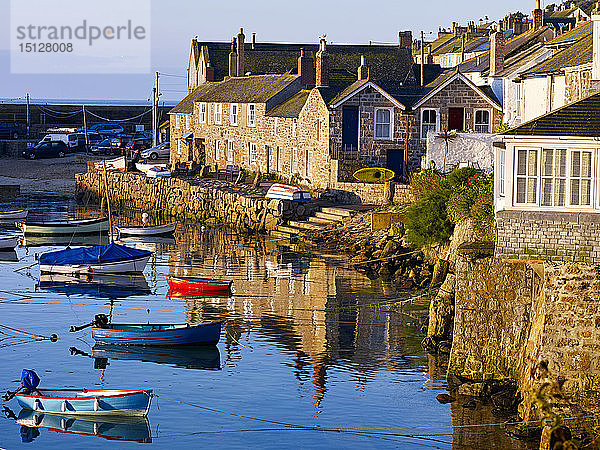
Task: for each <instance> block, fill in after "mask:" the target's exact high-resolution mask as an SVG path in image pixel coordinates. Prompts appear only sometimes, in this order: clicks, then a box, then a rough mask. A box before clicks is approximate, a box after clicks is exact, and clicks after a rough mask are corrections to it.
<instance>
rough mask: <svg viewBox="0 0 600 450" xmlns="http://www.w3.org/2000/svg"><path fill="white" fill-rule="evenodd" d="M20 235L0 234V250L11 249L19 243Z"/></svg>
mask: <svg viewBox="0 0 600 450" xmlns="http://www.w3.org/2000/svg"><path fill="white" fill-rule="evenodd" d="M19 239H20V236H16V235H10V236H0V250H12V249H13V248H15V247H16V246H17V244H18V243H19Z"/></svg>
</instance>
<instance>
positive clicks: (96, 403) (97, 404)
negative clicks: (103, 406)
mask: <svg viewBox="0 0 600 450" xmlns="http://www.w3.org/2000/svg"><path fill="white" fill-rule="evenodd" d="M94 411H100V402H99V401H98V399H95V400H94Z"/></svg>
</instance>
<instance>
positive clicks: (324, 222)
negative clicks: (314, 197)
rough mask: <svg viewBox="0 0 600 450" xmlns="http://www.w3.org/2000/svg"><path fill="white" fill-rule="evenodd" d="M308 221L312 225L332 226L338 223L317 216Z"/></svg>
mask: <svg viewBox="0 0 600 450" xmlns="http://www.w3.org/2000/svg"><path fill="white" fill-rule="evenodd" d="M308 221H309V222H311V223H318V224H320V225H331V224H332V223H337V222H336V221H332V220H329V219H321V218H320V217H316V216H311V217H309V218H308Z"/></svg>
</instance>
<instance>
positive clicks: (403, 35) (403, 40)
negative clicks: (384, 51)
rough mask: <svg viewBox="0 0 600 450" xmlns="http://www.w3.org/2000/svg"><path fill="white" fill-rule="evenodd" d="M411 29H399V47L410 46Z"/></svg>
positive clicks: (411, 40) (411, 39)
mask: <svg viewBox="0 0 600 450" xmlns="http://www.w3.org/2000/svg"><path fill="white" fill-rule="evenodd" d="M412 42H413V38H412V31H399V32H398V45H399V46H400V48H412Z"/></svg>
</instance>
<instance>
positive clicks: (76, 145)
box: [68, 132, 103, 151]
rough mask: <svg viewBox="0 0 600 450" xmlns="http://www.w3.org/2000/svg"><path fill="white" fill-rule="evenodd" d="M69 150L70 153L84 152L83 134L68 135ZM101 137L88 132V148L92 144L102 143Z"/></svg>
mask: <svg viewBox="0 0 600 450" xmlns="http://www.w3.org/2000/svg"><path fill="white" fill-rule="evenodd" d="M68 138H69V144H68V145H69V148H70V149H71V151H75V150H79V149H81V150H85V133H72V134H69V136H68ZM102 139H103V138H102V136H101V135H100V134H98V133H94V132H88V134H87V142H88V145H89V146H92V145H94V144H98V143H99V142H100V141H102Z"/></svg>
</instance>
